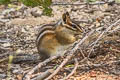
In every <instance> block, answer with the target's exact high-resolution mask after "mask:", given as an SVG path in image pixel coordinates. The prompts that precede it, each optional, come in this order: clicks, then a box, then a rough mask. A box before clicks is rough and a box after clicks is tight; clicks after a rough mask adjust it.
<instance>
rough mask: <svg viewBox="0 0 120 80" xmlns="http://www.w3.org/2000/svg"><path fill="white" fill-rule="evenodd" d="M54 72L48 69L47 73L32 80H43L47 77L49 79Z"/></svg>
mask: <svg viewBox="0 0 120 80" xmlns="http://www.w3.org/2000/svg"><path fill="white" fill-rule="evenodd" d="M53 71H54V70H53V69H48V70H47V71H45V72H43V73H42V74H39V75H38V76H37V77H35V78H34V79H32V80H43V79H45V78H46V77H48V76H49V75H50V74H51V73H52V72H53Z"/></svg>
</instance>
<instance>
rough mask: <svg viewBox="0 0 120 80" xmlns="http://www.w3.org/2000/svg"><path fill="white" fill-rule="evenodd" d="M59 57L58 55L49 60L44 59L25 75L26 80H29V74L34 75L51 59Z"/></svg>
mask: <svg viewBox="0 0 120 80" xmlns="http://www.w3.org/2000/svg"><path fill="white" fill-rule="evenodd" d="M59 56H60V55H58V56H53V57H50V58H48V59H46V60H45V61H43V62H41V63H39V64H38V65H37V66H35V67H34V68H33V69H32V70H31V71H29V72H28V73H27V74H26V75H25V78H26V80H30V76H31V74H32V73H34V72H35V71H36V70H37V69H38V68H41V67H42V66H43V65H46V64H47V63H48V62H50V61H51V60H53V59H56V58H58V57H59Z"/></svg>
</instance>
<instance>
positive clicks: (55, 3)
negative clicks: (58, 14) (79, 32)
mask: <svg viewBox="0 0 120 80" xmlns="http://www.w3.org/2000/svg"><path fill="white" fill-rule="evenodd" d="M110 3H112V2H103V1H99V2H95V3H61V2H53V4H52V5H74V6H79V5H86V4H89V5H100V4H110ZM113 4H119V3H113Z"/></svg>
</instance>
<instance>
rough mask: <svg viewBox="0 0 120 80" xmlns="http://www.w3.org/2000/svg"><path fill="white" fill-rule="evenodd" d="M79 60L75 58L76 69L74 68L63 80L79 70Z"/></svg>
mask: <svg viewBox="0 0 120 80" xmlns="http://www.w3.org/2000/svg"><path fill="white" fill-rule="evenodd" d="M78 64H79V63H78V60H77V59H76V58H75V67H74V69H73V70H72V72H71V73H70V74H69V75H68V76H67V77H65V78H64V79H63V80H67V79H68V78H69V77H70V76H72V75H73V74H74V73H75V72H76V70H77V68H78Z"/></svg>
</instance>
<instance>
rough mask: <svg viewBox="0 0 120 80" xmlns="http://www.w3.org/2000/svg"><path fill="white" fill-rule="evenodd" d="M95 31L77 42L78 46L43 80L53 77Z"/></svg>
mask: <svg viewBox="0 0 120 80" xmlns="http://www.w3.org/2000/svg"><path fill="white" fill-rule="evenodd" d="M94 31H95V30H92V31H91V32H89V33H88V35H86V36H85V37H84V38H83V39H82V40H79V41H78V42H79V43H78V44H76V46H75V47H74V48H73V49H72V50H70V53H69V55H68V56H67V57H66V58H65V59H64V61H63V62H62V63H61V64H60V66H59V67H58V68H57V69H56V70H55V71H54V72H53V73H52V74H51V75H50V76H49V77H48V78H46V79H45V80H50V79H51V78H52V77H53V76H55V75H56V74H57V73H58V72H59V71H60V69H61V68H62V67H63V66H64V65H65V64H66V63H67V62H68V60H70V59H71V58H72V56H73V55H74V53H75V51H76V50H77V49H78V48H79V46H80V45H81V44H82V43H83V42H84V41H85V40H86V39H87V38H88V37H89V36H90V35H91V34H92V33H93V32H94Z"/></svg>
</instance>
